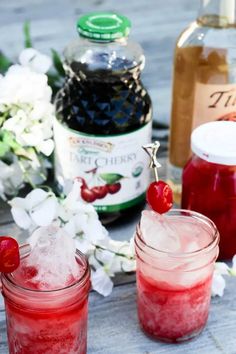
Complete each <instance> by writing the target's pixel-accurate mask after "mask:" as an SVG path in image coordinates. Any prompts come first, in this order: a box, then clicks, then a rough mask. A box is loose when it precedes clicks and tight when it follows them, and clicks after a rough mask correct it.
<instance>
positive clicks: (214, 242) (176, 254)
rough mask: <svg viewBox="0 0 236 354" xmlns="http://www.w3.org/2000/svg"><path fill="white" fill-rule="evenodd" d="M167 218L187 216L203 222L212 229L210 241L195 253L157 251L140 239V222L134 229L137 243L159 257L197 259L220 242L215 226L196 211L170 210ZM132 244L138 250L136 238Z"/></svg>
mask: <svg viewBox="0 0 236 354" xmlns="http://www.w3.org/2000/svg"><path fill="white" fill-rule="evenodd" d="M166 215H167V216H180V217H181V215H183V216H187V217H194V218H196V219H198V220H199V221H201V222H204V223H205V224H207V225H208V227H209V228H211V229H212V235H213V237H212V240H211V242H210V243H209V244H207V245H206V246H204V247H203V248H200V249H197V250H196V251H192V252H170V251H164V250H159V249H157V248H155V247H152V246H150V245H148V244H147V243H146V242H145V241H144V239H143V238H142V237H141V235H142V232H141V227H140V222H139V223H138V225H137V227H136V236H137V237H138V239H139V241H140V242H141V243H142V244H143V245H144V246H145V247H147V249H149V250H151V251H155V252H156V253H157V254H160V255H162V256H163V255H168V257H170V258H174V259H175V258H176V259H179V258H185V257H186V258H187V257H188V258H189V257H197V256H199V255H200V254H206V253H208V252H210V251H211V250H212V249H214V248H215V247H216V246H217V245H218V244H219V240H220V235H219V231H218V229H217V227H216V225H215V224H214V222H213V221H212V220H211V219H209V218H208V217H207V216H205V215H203V214H200V213H198V212H196V211H192V210H187V209H172V210H170V211H169V212H168V213H167V214H166ZM134 242H135V245H136V247H138V248H139V249H140V246H139V245H138V244H137V241H136V237H135V238H134Z"/></svg>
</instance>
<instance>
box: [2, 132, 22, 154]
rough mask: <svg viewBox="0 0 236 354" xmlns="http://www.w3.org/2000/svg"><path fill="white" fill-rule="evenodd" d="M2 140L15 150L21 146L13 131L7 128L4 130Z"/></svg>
mask: <svg viewBox="0 0 236 354" xmlns="http://www.w3.org/2000/svg"><path fill="white" fill-rule="evenodd" d="M2 141H3V143H4V144H6V145H7V146H9V148H11V149H13V150H17V149H19V148H21V145H20V144H19V143H17V141H16V140H15V138H14V135H13V134H12V133H11V132H8V131H6V130H4V131H3V138H2Z"/></svg>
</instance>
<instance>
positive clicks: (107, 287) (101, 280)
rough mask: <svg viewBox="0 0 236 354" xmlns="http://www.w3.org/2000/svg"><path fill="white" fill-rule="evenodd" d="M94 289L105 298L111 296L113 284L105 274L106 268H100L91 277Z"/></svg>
mask: <svg viewBox="0 0 236 354" xmlns="http://www.w3.org/2000/svg"><path fill="white" fill-rule="evenodd" d="M91 281H92V287H93V289H94V290H95V291H97V292H98V293H99V294H101V295H103V296H108V295H110V294H111V292H112V289H113V282H112V281H111V279H110V278H109V276H108V275H107V273H106V272H105V270H104V268H102V267H101V268H98V269H97V270H96V271H95V272H92V275H91Z"/></svg>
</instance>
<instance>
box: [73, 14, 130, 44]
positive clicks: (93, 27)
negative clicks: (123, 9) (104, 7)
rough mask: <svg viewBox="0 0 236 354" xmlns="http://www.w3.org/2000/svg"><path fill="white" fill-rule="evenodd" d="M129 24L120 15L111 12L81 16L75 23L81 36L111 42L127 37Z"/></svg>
mask: <svg viewBox="0 0 236 354" xmlns="http://www.w3.org/2000/svg"><path fill="white" fill-rule="evenodd" d="M130 27H131V22H130V20H129V19H128V18H127V17H125V16H122V15H118V14H116V13H112V12H93V13H90V14H88V15H84V16H82V17H81V18H80V19H79V20H78V22H77V29H78V32H79V34H80V35H81V36H83V37H86V38H91V39H96V40H98V41H99V40H101V41H111V40H112V41H113V40H115V39H118V38H122V37H127V36H128V35H129V32H130Z"/></svg>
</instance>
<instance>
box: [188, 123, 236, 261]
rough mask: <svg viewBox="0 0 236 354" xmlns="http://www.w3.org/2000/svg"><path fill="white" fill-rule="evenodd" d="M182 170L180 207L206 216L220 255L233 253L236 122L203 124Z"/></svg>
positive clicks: (235, 247)
mask: <svg viewBox="0 0 236 354" xmlns="http://www.w3.org/2000/svg"><path fill="white" fill-rule="evenodd" d="M191 149H192V152H193V153H194V154H193V156H192V158H191V159H190V161H188V163H187V165H186V166H185V168H184V172H183V194H182V208H184V209H190V210H194V211H197V212H199V213H201V214H204V215H206V216H207V217H209V218H210V219H211V220H212V221H214V223H215V224H216V226H217V228H218V230H219V232H220V237H221V238H220V258H221V259H227V258H231V257H232V256H233V255H234V254H236V123H235V122H229V121H216V122H210V123H207V124H203V125H201V126H199V127H198V128H197V129H195V130H194V131H193V133H192V136H191Z"/></svg>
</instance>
